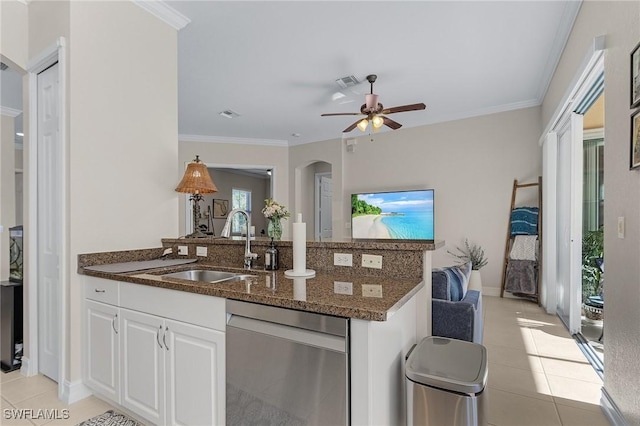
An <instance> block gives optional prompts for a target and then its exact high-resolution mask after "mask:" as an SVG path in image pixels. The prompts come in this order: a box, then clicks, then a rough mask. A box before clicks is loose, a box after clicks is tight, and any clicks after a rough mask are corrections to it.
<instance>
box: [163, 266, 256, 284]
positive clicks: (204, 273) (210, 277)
mask: <svg viewBox="0 0 640 426" xmlns="http://www.w3.org/2000/svg"><path fill="white" fill-rule="evenodd" d="M163 277H167V278H178V279H181V280H190V281H204V282H208V283H219V282H223V281H225V282H236V281H243V280H245V279H247V278H253V275H247V274H236V273H233V272H223V271H211V270H209V269H191V270H188V271H180V272H173V273H171V274H164V275H163Z"/></svg>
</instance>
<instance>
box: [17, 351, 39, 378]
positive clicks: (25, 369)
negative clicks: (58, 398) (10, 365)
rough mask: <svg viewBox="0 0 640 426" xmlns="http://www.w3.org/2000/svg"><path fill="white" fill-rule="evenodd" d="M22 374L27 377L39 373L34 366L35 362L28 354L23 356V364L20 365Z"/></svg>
mask: <svg viewBox="0 0 640 426" xmlns="http://www.w3.org/2000/svg"><path fill="white" fill-rule="evenodd" d="M20 374H22V375H23V376H26V377H30V376H35V375H36V374H38V370H35V369H34V368H33V363H32V362H31V361H29V358H27V357H26V356H23V357H22V366H21V367H20Z"/></svg>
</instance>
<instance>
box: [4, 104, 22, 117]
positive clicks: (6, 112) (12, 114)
mask: <svg viewBox="0 0 640 426" xmlns="http://www.w3.org/2000/svg"><path fill="white" fill-rule="evenodd" d="M20 114H22V111H21V110H19V109H15V108H9V107H6V106H2V105H0V115H6V116H9V117H11V118H16V117H17V116H19V115H20Z"/></svg>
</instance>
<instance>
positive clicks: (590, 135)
mask: <svg viewBox="0 0 640 426" xmlns="http://www.w3.org/2000/svg"><path fill="white" fill-rule="evenodd" d="M592 139H604V128H602V127H600V128H599V129H587V130H583V131H582V140H585V141H588V140H592Z"/></svg>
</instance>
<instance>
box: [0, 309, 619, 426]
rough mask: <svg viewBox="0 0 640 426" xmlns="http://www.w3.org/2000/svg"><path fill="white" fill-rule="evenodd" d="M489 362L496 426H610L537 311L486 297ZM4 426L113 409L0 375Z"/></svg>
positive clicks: (563, 334)
mask: <svg viewBox="0 0 640 426" xmlns="http://www.w3.org/2000/svg"><path fill="white" fill-rule="evenodd" d="M483 304H484V317H485V328H484V345H485V346H486V347H487V350H488V354H489V382H488V385H487V401H488V405H489V423H490V424H491V425H494V426H521V425H522V426H526V425H533V426H555V425H563V426H568V425H575V426H587V425H592V426H600V425H602V426H607V425H609V423H608V422H607V420H606V418H605V417H604V415H603V414H602V412H601V410H600V406H599V401H600V389H601V387H602V381H601V380H600V378H599V377H598V375H597V374H596V373H595V371H594V370H593V368H592V367H591V365H589V363H588V362H587V360H586V358H585V357H584V355H583V354H582V352H581V351H580V349H579V348H578V346H577V345H576V343H575V342H574V340H573V338H571V336H570V335H569V333H568V332H567V331H566V329H565V327H564V325H562V323H561V322H560V320H559V319H558V318H557V317H556V316H553V315H547V314H545V313H544V312H543V310H542V309H541V308H539V307H538V306H537V305H535V304H534V303H531V302H528V301H525V300H519V299H509V298H504V299H501V298H498V297H484V299H483ZM0 396H1V402H2V406H1V409H2V413H1V414H0V424H1V425H29V426H30V425H42V424H47V425H51V426H53V425H65V426H66V425H76V424H78V423H79V422H81V421H83V420H86V419H89V418H91V417H94V416H97V415H99V414H102V413H104V412H105V411H107V410H109V409H111V408H112V407H110V406H109V405H108V404H107V403H105V402H103V401H101V400H100V399H97V398H95V397H90V398H87V399H84V400H82V401H79V402H77V403H75V404H72V405H70V406H67V405H65V404H63V403H62V402H60V401H59V400H58V398H57V385H56V383H55V382H53V381H51V380H49V379H48V378H46V377H43V376H34V377H23V376H21V375H20V373H19V372H18V371H15V372H12V373H8V374H1V373H0ZM7 408H8V409H13V408H18V409H20V408H31V409H34V410H37V409H45V408H46V409H68V410H69V413H70V418H69V419H66V420H62V419H61V420H52V421H47V420H42V419H36V420H34V421H31V420H15V419H7V418H5V411H4V410H5V409H7Z"/></svg>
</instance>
